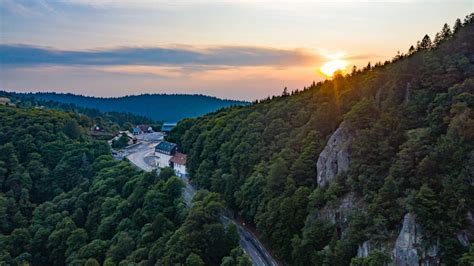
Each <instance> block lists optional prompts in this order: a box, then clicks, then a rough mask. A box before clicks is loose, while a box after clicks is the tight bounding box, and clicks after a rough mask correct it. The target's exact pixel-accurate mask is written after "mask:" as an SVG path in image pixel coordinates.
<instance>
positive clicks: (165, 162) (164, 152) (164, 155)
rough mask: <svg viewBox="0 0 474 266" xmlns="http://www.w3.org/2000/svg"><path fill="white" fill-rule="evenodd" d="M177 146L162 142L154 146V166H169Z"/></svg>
mask: <svg viewBox="0 0 474 266" xmlns="http://www.w3.org/2000/svg"><path fill="white" fill-rule="evenodd" d="M177 148H178V145H176V144H174V143H171V142H168V141H162V142H160V143H158V145H156V146H155V156H156V158H157V163H156V166H158V167H159V168H164V167H168V166H170V160H171V158H172V157H173V156H174V155H175V154H176V150H177Z"/></svg>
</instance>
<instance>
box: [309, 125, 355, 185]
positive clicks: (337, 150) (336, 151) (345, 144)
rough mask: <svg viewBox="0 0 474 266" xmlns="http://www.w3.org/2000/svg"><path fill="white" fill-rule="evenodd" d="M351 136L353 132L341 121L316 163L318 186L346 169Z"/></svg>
mask: <svg viewBox="0 0 474 266" xmlns="http://www.w3.org/2000/svg"><path fill="white" fill-rule="evenodd" d="M353 138H354V136H353V132H352V130H351V128H350V126H349V125H348V123H346V122H342V123H341V125H339V128H338V129H337V130H336V131H334V133H333V134H332V135H331V137H330V138H329V140H328V142H327V144H326V147H324V149H323V151H322V152H321V154H320V155H319V158H318V162H317V164H316V169H317V180H318V185H319V186H321V187H325V186H327V185H328V184H330V183H331V182H332V181H333V180H334V179H335V178H336V176H337V175H338V174H340V173H342V172H344V171H347V169H348V168H349V157H350V149H351V144H352V140H353Z"/></svg>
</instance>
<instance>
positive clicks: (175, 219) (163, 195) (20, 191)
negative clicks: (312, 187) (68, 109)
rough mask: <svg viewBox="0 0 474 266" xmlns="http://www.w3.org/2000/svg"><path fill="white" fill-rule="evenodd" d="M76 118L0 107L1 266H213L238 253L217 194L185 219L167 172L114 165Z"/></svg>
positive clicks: (176, 185)
mask: <svg viewBox="0 0 474 266" xmlns="http://www.w3.org/2000/svg"><path fill="white" fill-rule="evenodd" d="M76 119H78V117H76V116H75V115H73V114H69V113H63V112H58V111H50V110H38V109H21V108H12V107H4V106H0V129H1V131H0V132H1V133H0V188H1V191H0V221H1V222H0V250H1V252H0V264H4V263H6V264H18V265H19V264H24V263H32V264H35V265H36V264H37V265H65V264H72V265H84V264H85V265H102V264H103V265H130V264H135V263H136V264H139V263H141V264H144V263H146V264H154V263H160V261H161V260H162V258H175V257H179V258H183V259H182V260H170V261H176V262H180V263H184V262H185V259H187V258H188V259H190V260H192V261H196V258H194V260H193V256H190V257H188V256H189V254H190V252H195V253H196V254H198V255H199V256H201V257H202V258H203V259H204V261H205V262H206V264H209V263H212V264H214V265H216V264H219V263H220V262H221V259H222V258H223V257H225V256H229V254H230V251H231V250H232V249H234V248H235V247H237V245H238V234H237V229H236V228H235V226H233V225H229V226H228V227H227V228H224V226H223V225H222V223H221V221H220V219H219V214H220V212H221V210H222V208H223V202H222V200H221V199H220V198H219V196H218V195H217V194H215V193H204V192H200V193H198V195H197V196H196V201H195V202H194V203H193V208H192V209H191V210H190V212H189V215H188V216H187V211H186V207H185V204H184V202H183V199H182V195H181V191H182V189H183V186H184V183H183V182H182V181H181V179H179V178H177V177H176V176H175V174H174V171H173V169H171V168H165V169H163V170H162V171H161V172H160V174H159V175H157V174H156V173H154V172H152V173H145V172H142V171H138V170H137V169H136V168H135V167H133V166H132V165H131V164H130V163H129V162H127V161H114V160H112V157H111V156H110V149H109V147H108V145H107V143H106V142H104V141H96V140H93V139H91V138H90V137H89V136H88V135H86V134H85V130H84V128H82V127H81V126H80V124H79V123H78V122H77V120H76ZM19 122H21V123H19ZM32 136H35V137H32ZM183 232H184V235H182V236H183V237H184V239H182V241H184V242H183V243H185V244H183V243H182V242H178V243H177V245H178V246H174V242H173V241H175V239H177V238H179V237H178V236H180V235H181V234H182V233H183ZM194 232H198V233H199V234H198V235H193V234H194ZM188 237H190V238H188ZM181 245H183V246H185V245H189V246H190V247H192V248H190V249H185V250H181ZM194 247H199V248H200V250H195V249H194ZM168 251H169V252H168ZM196 265H197V264H196Z"/></svg>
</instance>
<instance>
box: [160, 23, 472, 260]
mask: <svg viewBox="0 0 474 266" xmlns="http://www.w3.org/2000/svg"><path fill="white" fill-rule="evenodd" d="M473 107H474V14H471V15H469V16H467V17H466V18H465V19H464V21H461V20H459V19H458V20H456V22H455V24H454V26H453V28H452V29H451V28H450V27H449V26H448V25H447V24H445V25H444V27H443V29H442V31H441V32H439V33H438V34H436V36H435V38H433V40H431V38H430V37H429V36H428V35H426V36H425V37H424V38H423V39H422V40H421V41H420V42H418V43H417V44H416V45H414V46H412V47H410V49H409V51H408V52H407V53H406V54H405V53H399V54H397V55H396V56H395V58H394V59H393V60H391V61H387V62H384V63H381V62H378V63H376V64H370V63H369V64H368V65H367V66H366V67H364V68H363V69H357V68H356V67H354V68H353V70H352V72H351V73H348V74H345V75H343V74H341V73H339V74H336V75H335V77H334V78H333V79H332V80H326V81H324V82H319V83H317V84H314V83H313V84H312V85H310V86H309V87H307V88H304V89H302V90H300V91H294V92H291V93H290V92H287V91H286V90H285V91H284V92H283V94H282V95H281V96H278V97H273V98H271V99H270V98H268V99H265V100H262V101H260V102H257V103H255V104H253V105H250V106H245V107H233V108H228V109H224V110H220V111H218V112H214V113H212V114H208V115H206V116H203V117H200V118H196V119H185V120H182V121H181V122H180V123H179V124H178V126H177V127H176V128H175V129H173V131H172V132H171V134H170V135H169V136H168V139H169V140H172V141H177V142H178V143H179V144H180V146H181V147H182V148H183V149H184V151H185V152H186V153H187V154H188V166H187V167H188V169H189V173H190V175H191V177H192V181H193V182H194V184H196V185H198V186H199V187H201V188H206V189H209V190H210V191H214V192H218V193H220V194H221V195H222V197H223V198H224V200H225V202H226V204H227V205H228V206H229V207H231V208H232V209H234V210H236V211H237V212H238V213H239V214H240V216H241V217H242V219H243V220H244V221H245V222H246V223H247V224H250V225H253V226H255V228H256V231H257V232H258V234H259V235H260V237H261V238H262V240H263V241H264V242H265V243H266V244H268V245H269V246H270V248H271V249H272V251H273V252H274V254H275V255H276V256H277V257H278V258H279V259H280V260H281V261H282V262H285V263H287V264H289V265H349V264H351V263H352V264H353V265H383V264H384V263H386V262H389V261H392V260H393V259H394V257H393V256H392V254H391V252H392V249H393V248H394V243H395V241H396V239H397V236H398V235H399V232H400V230H401V229H402V223H403V224H404V216H405V217H408V218H410V217H416V223H417V228H418V225H419V228H420V232H421V233H422V237H421V242H420V243H421V244H419V246H418V247H417V248H418V254H419V261H418V262H417V263H421V262H423V263H433V265H435V264H438V263H443V264H445V265H456V264H458V263H459V264H460V265H473V263H474V253H473V252H474V247H473V246H472V244H471V248H470V250H469V240H470V241H471V242H472V241H473V236H474V231H473V230H472V228H473V227H472V226H473V219H472V213H473V212H474V210H473V206H474V150H473V149H474V109H473ZM343 121H344V123H342V124H341V122H343ZM336 129H341V130H342V129H344V130H346V131H348V132H349V133H347V134H348V135H350V136H351V137H350V139H351V148H350V156H349V158H350V162H349V165H348V169H347V170H346V171H343V172H341V173H339V174H338V175H337V177H336V178H335V180H333V181H331V182H328V183H329V184H328V185H322V184H318V178H317V174H318V168H317V161H318V160H320V159H321V158H320V154H321V152H322V151H323V150H324V149H325V147H327V146H329V145H331V143H327V141H328V139H329V138H330V137H331V136H332V135H333V133H334V132H335V131H336ZM338 132H340V131H338ZM334 137H337V135H336V134H334ZM331 139H332V138H331ZM338 156H339V155H338ZM345 206H349V209H352V210H354V211H353V212H350V213H349V214H348V215H346V214H347V212H345V211H343V209H344V208H345ZM328 213H329V214H330V215H328ZM406 214H413V216H406ZM342 216H343V217H342ZM404 226H405V225H404ZM460 232H464V235H467V236H468V242H467V243H465V242H464V243H463V241H461V240H460V239H461V238H460V237H459V233H460ZM363 243H370V245H371V247H372V248H371V250H370V251H369V252H368V253H369V254H366V255H364V256H359V257H357V254H358V251H359V250H360V249H361V246H362V244H363ZM415 255H416V251H415ZM429 260H432V261H431V262H430V261H429Z"/></svg>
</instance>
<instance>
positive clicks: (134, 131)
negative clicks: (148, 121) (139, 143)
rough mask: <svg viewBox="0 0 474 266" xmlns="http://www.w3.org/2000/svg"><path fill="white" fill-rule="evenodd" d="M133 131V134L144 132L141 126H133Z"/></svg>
mask: <svg viewBox="0 0 474 266" xmlns="http://www.w3.org/2000/svg"><path fill="white" fill-rule="evenodd" d="M132 133H133V135H140V134H142V133H143V132H142V130H141V129H140V128H139V127H133V128H132Z"/></svg>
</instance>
